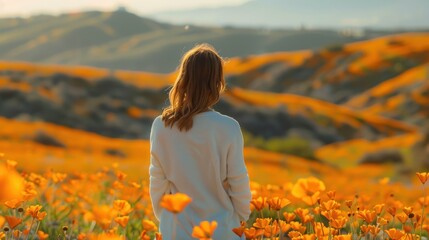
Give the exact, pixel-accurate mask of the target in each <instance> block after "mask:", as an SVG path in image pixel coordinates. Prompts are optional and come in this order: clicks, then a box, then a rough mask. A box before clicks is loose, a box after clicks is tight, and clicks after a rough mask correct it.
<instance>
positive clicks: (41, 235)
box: [37, 231, 49, 240]
mask: <svg viewBox="0 0 429 240" xmlns="http://www.w3.org/2000/svg"><path fill="white" fill-rule="evenodd" d="M37 237H39V239H40V240H45V239H48V237H49V234H46V233H44V232H43V231H37Z"/></svg>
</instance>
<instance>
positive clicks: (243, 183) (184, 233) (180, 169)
mask: <svg viewBox="0 0 429 240" xmlns="http://www.w3.org/2000/svg"><path fill="white" fill-rule="evenodd" d="M150 177H151V179H150V182H151V184H150V185H151V187H150V190H151V197H152V201H153V203H152V204H153V207H154V211H155V214H156V217H157V218H158V219H159V220H160V231H161V233H162V234H163V236H164V239H172V235H171V234H172V229H173V221H174V217H173V215H172V214H171V213H169V212H168V211H166V210H163V209H162V208H160V206H159V201H160V199H161V198H162V196H163V195H164V194H170V193H177V192H181V193H185V194H187V195H189V196H190V197H191V198H192V202H191V203H190V204H189V205H188V207H187V208H186V209H185V210H184V211H183V212H182V213H180V214H179V215H178V219H177V220H178V224H177V230H176V239H191V236H190V234H191V232H192V227H193V226H195V225H199V223H200V222H201V221H204V220H207V221H213V220H215V221H217V222H218V227H217V230H216V231H215V235H214V238H213V239H215V240H217V239H234V238H236V236H235V235H234V233H233V232H232V231H231V229H232V228H234V227H237V226H239V221H240V220H247V218H248V216H249V214H250V209H249V202H250V199H251V194H250V190H249V178H248V175H247V170H246V167H245V165H244V160H243V137H242V134H241V130H240V126H239V124H238V123H237V121H235V120H234V119H232V118H230V117H228V116H225V115H222V114H220V113H218V112H216V111H207V112H202V113H198V114H196V115H194V116H193V125H192V128H191V129H189V130H188V131H180V130H179V129H178V128H177V126H176V125H174V126H173V127H169V126H165V124H164V122H163V121H162V119H161V117H158V118H156V119H155V121H154V123H153V125H152V131H151V167H150Z"/></svg>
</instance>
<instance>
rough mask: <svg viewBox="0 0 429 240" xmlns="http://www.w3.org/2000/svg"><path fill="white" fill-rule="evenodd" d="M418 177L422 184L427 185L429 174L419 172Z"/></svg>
mask: <svg viewBox="0 0 429 240" xmlns="http://www.w3.org/2000/svg"><path fill="white" fill-rule="evenodd" d="M416 175H417V177H418V178H419V180H420V182H421V183H422V184H425V183H426V182H427V180H428V178H429V172H417V173H416Z"/></svg>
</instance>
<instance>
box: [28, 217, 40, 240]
mask: <svg viewBox="0 0 429 240" xmlns="http://www.w3.org/2000/svg"><path fill="white" fill-rule="evenodd" d="M39 226H40V221H37V227H36V230H35V231H34V233H33V234H32V238H31V239H34V237H35V236H36V234H37V231H38V230H39ZM29 234H30V233H29Z"/></svg>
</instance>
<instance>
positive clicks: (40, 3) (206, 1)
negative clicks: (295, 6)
mask: <svg viewBox="0 0 429 240" xmlns="http://www.w3.org/2000/svg"><path fill="white" fill-rule="evenodd" d="M246 1H248V0H0V17H5V16H8V17H9V16H28V15H32V14H35V13H53V14H57V13H62V12H69V11H80V10H88V9H100V10H112V9H116V8H117V6H120V5H122V6H125V7H127V8H129V10H130V11H132V12H136V13H139V14H146V13H154V12H159V11H167V10H179V9H190V8H197V7H216V6H225V5H236V4H240V3H243V2H246Z"/></svg>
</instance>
